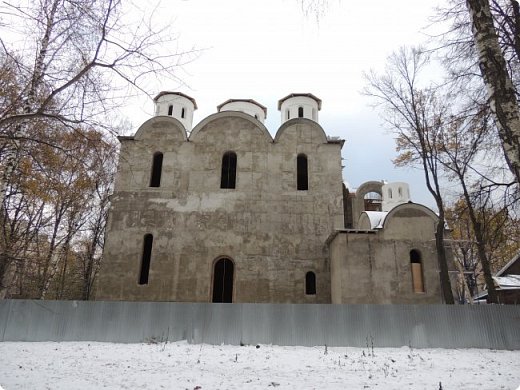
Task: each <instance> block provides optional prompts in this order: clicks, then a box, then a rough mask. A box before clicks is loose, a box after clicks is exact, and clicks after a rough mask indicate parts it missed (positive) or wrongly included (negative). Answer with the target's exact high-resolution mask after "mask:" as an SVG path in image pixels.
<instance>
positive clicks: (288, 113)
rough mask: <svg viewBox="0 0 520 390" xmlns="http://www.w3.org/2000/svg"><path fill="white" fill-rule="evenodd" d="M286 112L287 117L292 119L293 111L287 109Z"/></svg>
mask: <svg viewBox="0 0 520 390" xmlns="http://www.w3.org/2000/svg"><path fill="white" fill-rule="evenodd" d="M285 113H286V115H287V119H291V112H290V111H289V109H287V110H285Z"/></svg>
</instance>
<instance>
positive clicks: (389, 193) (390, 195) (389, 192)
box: [388, 188, 392, 199]
mask: <svg viewBox="0 0 520 390" xmlns="http://www.w3.org/2000/svg"><path fill="white" fill-rule="evenodd" d="M388 197H389V198H390V199H392V189H391V188H389V189H388Z"/></svg>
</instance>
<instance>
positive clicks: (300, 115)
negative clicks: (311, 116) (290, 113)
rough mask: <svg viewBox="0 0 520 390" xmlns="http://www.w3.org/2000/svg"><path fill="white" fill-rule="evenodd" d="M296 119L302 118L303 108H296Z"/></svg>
mask: <svg viewBox="0 0 520 390" xmlns="http://www.w3.org/2000/svg"><path fill="white" fill-rule="evenodd" d="M298 118H303V107H298Z"/></svg>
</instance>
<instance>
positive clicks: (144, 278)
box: [138, 234, 153, 285]
mask: <svg viewBox="0 0 520 390" xmlns="http://www.w3.org/2000/svg"><path fill="white" fill-rule="evenodd" d="M143 241H144V242H143V254H142V256H141V269H140V270H139V282H138V283H139V284H141V285H142V284H148V275H149V274H150V261H151V260H152V244H153V236H152V235H151V234H145V235H144V240H143Z"/></svg>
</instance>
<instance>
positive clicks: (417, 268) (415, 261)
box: [410, 249, 424, 293]
mask: <svg viewBox="0 0 520 390" xmlns="http://www.w3.org/2000/svg"><path fill="white" fill-rule="evenodd" d="M410 265H411V267H412V286H413V292H414V293H423V292H424V280H423V269H422V259H421V252H419V251H418V250H416V249H412V250H411V251H410Z"/></svg>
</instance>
